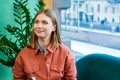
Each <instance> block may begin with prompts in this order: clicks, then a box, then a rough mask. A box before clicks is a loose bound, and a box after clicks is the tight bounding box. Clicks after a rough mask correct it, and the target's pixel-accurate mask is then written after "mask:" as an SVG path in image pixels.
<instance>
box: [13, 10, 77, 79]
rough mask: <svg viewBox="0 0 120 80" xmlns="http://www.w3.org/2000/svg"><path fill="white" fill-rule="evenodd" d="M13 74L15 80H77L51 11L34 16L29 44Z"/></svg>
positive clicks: (54, 16)
mask: <svg viewBox="0 0 120 80" xmlns="http://www.w3.org/2000/svg"><path fill="white" fill-rule="evenodd" d="M12 71H13V75H14V79H15V80H76V66H75V61H74V57H73V55H72V53H71V52H70V50H69V49H68V48H67V47H66V46H65V45H64V44H62V41H61V38H60V34H59V30H58V22H57V17H56V13H55V11H54V10H50V9H45V10H42V11H40V12H38V13H37V15H36V16H35V18H34V24H33V31H32V34H31V37H30V40H29V43H28V45H27V46H26V47H25V48H23V49H22V50H21V51H20V52H19V54H18V56H17V58H16V60H15V64H14V66H13V68H12Z"/></svg>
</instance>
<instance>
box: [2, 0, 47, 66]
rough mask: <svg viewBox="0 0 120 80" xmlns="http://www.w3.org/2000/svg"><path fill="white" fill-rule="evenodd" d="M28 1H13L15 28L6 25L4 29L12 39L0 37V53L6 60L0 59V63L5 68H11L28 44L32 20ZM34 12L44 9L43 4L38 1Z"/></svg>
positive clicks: (3, 35) (4, 36)
mask: <svg viewBox="0 0 120 80" xmlns="http://www.w3.org/2000/svg"><path fill="white" fill-rule="evenodd" d="M27 5H28V0H15V1H14V2H13V7H14V13H13V14H14V20H15V22H16V24H17V26H11V25H9V24H8V25H7V26H6V27H5V29H6V30H7V31H8V33H10V34H11V35H12V36H13V38H14V40H13V39H12V38H7V37H6V35H5V34H1V35H0V53H1V54H2V55H4V56H5V57H6V58H0V63H2V64H3V65H5V66H8V67H12V66H13V65H14V61H15V58H16V56H17V54H18V53H19V51H20V50H21V49H22V48H23V47H25V46H26V45H27V43H28V40H29V36H30V34H31V28H32V22H33V19H32V18H31V16H30V11H29V8H27ZM36 6H37V7H36V8H34V9H35V11H36V12H37V11H39V10H42V9H44V6H45V4H44V3H43V1H39V3H38V4H36Z"/></svg>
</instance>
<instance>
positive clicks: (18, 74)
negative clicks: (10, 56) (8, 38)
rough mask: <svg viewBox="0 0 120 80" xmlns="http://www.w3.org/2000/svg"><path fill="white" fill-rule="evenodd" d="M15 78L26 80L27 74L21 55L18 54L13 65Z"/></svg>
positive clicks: (15, 79) (16, 79)
mask: <svg viewBox="0 0 120 80" xmlns="http://www.w3.org/2000/svg"><path fill="white" fill-rule="evenodd" d="M12 72H13V78H14V80H26V75H25V72H24V68H23V62H22V59H21V57H20V55H18V56H17V58H16V60H15V64H14V66H13V67H12Z"/></svg>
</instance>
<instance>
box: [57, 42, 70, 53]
mask: <svg viewBox="0 0 120 80" xmlns="http://www.w3.org/2000/svg"><path fill="white" fill-rule="evenodd" d="M59 48H60V50H62V51H65V52H71V51H70V49H69V48H68V46H66V45H65V44H63V43H61V44H60V45H59Z"/></svg>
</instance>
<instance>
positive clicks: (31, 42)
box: [28, 9, 62, 48]
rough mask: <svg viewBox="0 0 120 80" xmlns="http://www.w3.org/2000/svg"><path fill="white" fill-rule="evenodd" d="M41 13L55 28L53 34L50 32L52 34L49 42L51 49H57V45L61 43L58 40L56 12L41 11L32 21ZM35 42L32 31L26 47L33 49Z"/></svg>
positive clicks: (49, 10) (59, 39) (35, 38)
mask: <svg viewBox="0 0 120 80" xmlns="http://www.w3.org/2000/svg"><path fill="white" fill-rule="evenodd" d="M41 13H44V14H45V15H46V16H47V17H49V18H50V19H51V20H52V23H53V25H55V26H56V30H55V31H54V32H52V34H51V41H50V42H51V43H52V47H53V48H57V47H58V44H59V43H61V42H62V41H61V38H60V33H59V28H58V21H57V15H56V12H55V11H54V10H52V9H44V10H41V11H39V12H38V13H37V14H36V16H35V17H34V20H35V19H36V17H37V16H38V15H39V14H41ZM33 24H34V22H33ZM36 40H37V36H36V35H35V32H34V29H32V34H31V36H30V39H29V42H28V47H30V48H35V42H36Z"/></svg>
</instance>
